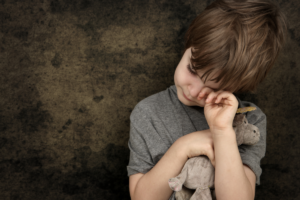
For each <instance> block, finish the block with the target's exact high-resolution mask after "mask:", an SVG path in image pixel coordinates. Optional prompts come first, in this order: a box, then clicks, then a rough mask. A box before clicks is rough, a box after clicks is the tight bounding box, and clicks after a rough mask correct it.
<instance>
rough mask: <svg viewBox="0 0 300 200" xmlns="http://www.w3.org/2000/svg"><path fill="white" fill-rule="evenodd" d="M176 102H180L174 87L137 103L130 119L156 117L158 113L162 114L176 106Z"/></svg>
mask: <svg viewBox="0 0 300 200" xmlns="http://www.w3.org/2000/svg"><path fill="white" fill-rule="evenodd" d="M174 101H178V99H177V93H176V89H175V91H174V86H171V87H169V88H167V89H166V90H163V91H161V92H158V93H156V94H153V95H151V96H149V97H147V98H145V99H143V100H141V101H140V102H139V103H137V105H136V106H135V107H134V109H133V111H132V113H131V115H130V118H131V119H132V118H140V117H146V115H147V116H153V115H156V114H157V113H161V112H162V111H163V110H167V109H169V108H171V107H172V106H174V103H173V102H174Z"/></svg>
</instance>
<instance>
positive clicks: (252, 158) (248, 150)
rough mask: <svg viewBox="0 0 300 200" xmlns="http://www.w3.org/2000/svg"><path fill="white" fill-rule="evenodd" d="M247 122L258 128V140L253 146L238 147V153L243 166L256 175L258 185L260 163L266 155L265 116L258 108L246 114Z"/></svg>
mask: <svg viewBox="0 0 300 200" xmlns="http://www.w3.org/2000/svg"><path fill="white" fill-rule="evenodd" d="M247 120H248V123H250V124H253V125H255V126H257V127H258V129H259V132H260V140H259V141H258V143H256V144H255V145H244V144H242V145H240V146H239V152H240V155H241V158H242V162H243V164H245V165H247V166H248V167H250V169H251V170H252V171H253V172H254V174H255V175H256V184H257V185H260V176H261V174H262V169H261V167H260V162H261V159H262V158H263V157H264V156H265V153H266V136H267V132H266V126H267V118H266V115H265V114H264V113H263V112H262V111H261V110H260V109H259V108H258V109H257V110H255V111H251V112H248V113H247Z"/></svg>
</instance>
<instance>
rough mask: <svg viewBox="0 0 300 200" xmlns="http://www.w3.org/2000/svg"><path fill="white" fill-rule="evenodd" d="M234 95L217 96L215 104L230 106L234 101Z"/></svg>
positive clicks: (225, 93) (223, 94)
mask: <svg viewBox="0 0 300 200" xmlns="http://www.w3.org/2000/svg"><path fill="white" fill-rule="evenodd" d="M233 97H234V95H233V94H231V93H229V92H222V93H221V94H219V95H218V96H217V99H216V101H215V103H223V104H229V102H230V101H232V100H234V98H233Z"/></svg>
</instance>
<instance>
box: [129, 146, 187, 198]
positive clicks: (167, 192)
mask: <svg viewBox="0 0 300 200" xmlns="http://www.w3.org/2000/svg"><path fill="white" fill-rule="evenodd" d="M186 161H187V157H184V156H183V154H182V153H181V152H180V148H179V144H178V141H176V142H175V143H174V144H173V145H172V146H171V147H170V148H169V149H168V151H167V152H166V153H165V155H164V156H163V157H162V158H161V159H160V160H159V162H158V163H157V164H156V165H155V166H154V167H153V168H152V169H151V170H150V171H149V172H148V173H146V174H144V175H141V174H140V175H138V176H139V177H140V178H139V180H138V181H137V183H136V186H135V188H134V189H132V190H131V199H132V200H150V199H153V200H154V199H157V200H167V199H169V198H170V196H171V194H172V192H173V191H172V190H171V189H170V187H169V185H168V180H169V179H170V178H172V177H175V176H177V175H178V174H179V173H180V171H181V169H182V167H183V165H184V164H185V162H186ZM133 176H135V175H133ZM133 176H130V181H132V180H131V179H132V178H133V180H134V177H133Z"/></svg>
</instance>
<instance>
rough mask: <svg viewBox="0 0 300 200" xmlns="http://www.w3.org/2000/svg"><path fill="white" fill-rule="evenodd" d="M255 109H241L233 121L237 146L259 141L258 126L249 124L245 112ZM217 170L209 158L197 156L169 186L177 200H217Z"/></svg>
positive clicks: (188, 161) (189, 160)
mask: <svg viewBox="0 0 300 200" xmlns="http://www.w3.org/2000/svg"><path fill="white" fill-rule="evenodd" d="M255 109H256V108H255V107H245V108H239V109H238V110H237V113H241V114H236V116H235V117H234V120H233V129H234V131H235V133H236V140H237V144H238V145H241V144H246V145H253V144H255V143H257V142H258V141H259V138H260V133H259V130H258V128H257V127H256V126H254V125H252V124H249V123H248V121H247V118H246V116H245V115H244V114H242V113H244V112H248V111H251V110H255ZM214 176H215V168H214V167H213V165H212V164H211V162H210V160H209V159H208V157H207V156H197V157H193V158H190V159H188V160H187V162H186V163H185V165H184V167H183V169H182V170H181V173H180V174H179V175H178V176H177V177H175V178H171V179H169V186H170V188H171V189H172V190H174V191H176V193H175V198H176V200H189V199H190V200H211V199H212V196H213V198H214V199H215V193H213V194H211V191H210V189H213V188H214Z"/></svg>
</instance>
